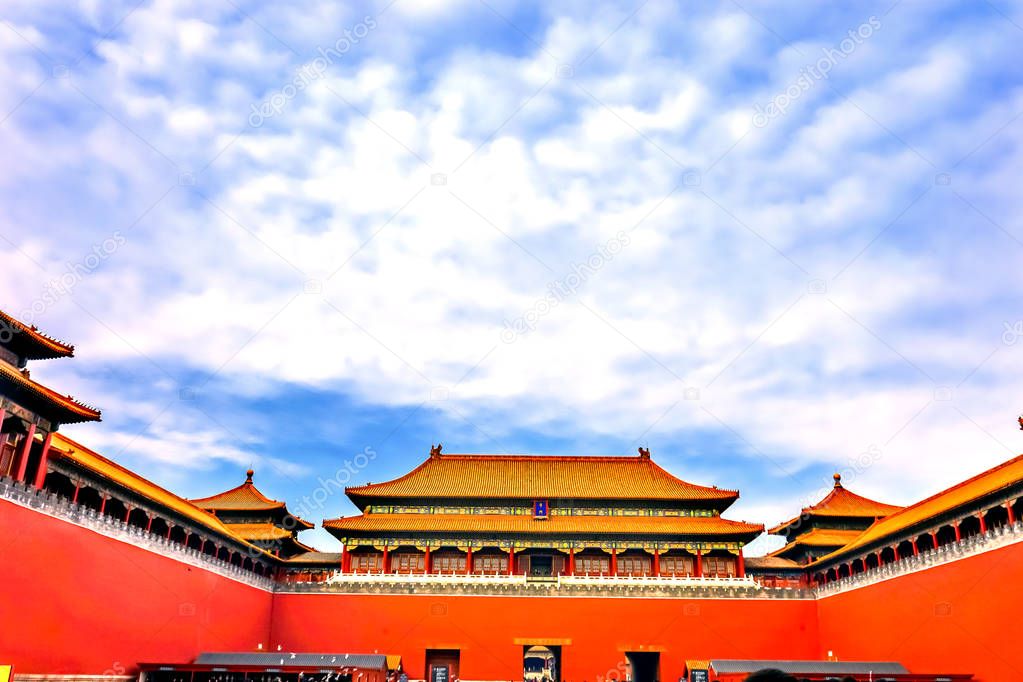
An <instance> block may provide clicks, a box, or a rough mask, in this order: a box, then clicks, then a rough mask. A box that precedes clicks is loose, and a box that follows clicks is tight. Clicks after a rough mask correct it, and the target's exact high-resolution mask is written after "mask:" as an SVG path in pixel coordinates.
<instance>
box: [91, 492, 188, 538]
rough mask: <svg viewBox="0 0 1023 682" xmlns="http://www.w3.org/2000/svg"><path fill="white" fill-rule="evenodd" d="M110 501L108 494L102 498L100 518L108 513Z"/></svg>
mask: <svg viewBox="0 0 1023 682" xmlns="http://www.w3.org/2000/svg"><path fill="white" fill-rule="evenodd" d="M109 499H110V495H107V494H104V495H103V496H102V497H101V498H100V503H99V515H100V516H103V514H105V513H106V511H107V500H109ZM185 539H186V540H187V539H188V538H187V537H186V538H185Z"/></svg>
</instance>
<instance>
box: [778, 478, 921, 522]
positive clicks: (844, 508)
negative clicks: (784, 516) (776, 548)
mask: <svg viewBox="0 0 1023 682" xmlns="http://www.w3.org/2000/svg"><path fill="white" fill-rule="evenodd" d="M834 479H835V485H834V487H833V488H832V489H831V491H830V492H829V493H828V494H827V495H826V496H825V497H824V499H822V500H821V501H820V502H818V503H817V504H815V505H812V506H810V507H803V509H802V511H801V513H800V514H799V516H796V517H795V518H792V519H789V520H788V521H786V522H785V523H781V524H778V525H777V526H775V527H774V528H771V529H770V530H769V531H767V532H768V533H770V534H772V535H785V536H789V535H791V534H793V533H795V532H797V531H799V530H800V527H801V526H804V524H805V522H806V520H807V519H809V518H811V517H823V518H831V519H837V518H843V519H879V518H882V517H885V516H888V515H889V514H893V513H895V512H897V511H899V510H900V509H902V507H898V506H895V505H893V504H885V503H884V502H878V501H877V500H872V499H870V498H868V497H863V496H862V495H857V494H856V493H854V492H850V491H849V490H847V489H846V488H845V486H843V485H842V476H841V474H835V476H834Z"/></svg>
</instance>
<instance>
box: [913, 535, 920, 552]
mask: <svg viewBox="0 0 1023 682" xmlns="http://www.w3.org/2000/svg"><path fill="white" fill-rule="evenodd" d="M919 554H920V547H918V546H917V544H916V538H913V556H919Z"/></svg>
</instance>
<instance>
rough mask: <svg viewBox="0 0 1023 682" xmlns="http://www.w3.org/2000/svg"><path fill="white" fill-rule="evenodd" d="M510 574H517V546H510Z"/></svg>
mask: <svg viewBox="0 0 1023 682" xmlns="http://www.w3.org/2000/svg"><path fill="white" fill-rule="evenodd" d="M508 575H515V548H514V547H509V548H508Z"/></svg>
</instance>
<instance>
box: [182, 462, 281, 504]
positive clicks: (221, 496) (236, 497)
mask: <svg viewBox="0 0 1023 682" xmlns="http://www.w3.org/2000/svg"><path fill="white" fill-rule="evenodd" d="M251 472H252V470H251V469H250V470H249V475H248V478H246V479H245V482H244V483H242V484H241V485H240V486H237V487H235V488H231V489H230V490H225V491H224V492H222V493H217V494H216V495H210V496H209V497H197V498H195V499H193V500H191V502H192V504H194V505H195V506H197V507H202V508H203V509H210V510H216V509H231V510H265V509H281V508H283V507H284V503H283V502H280V501H278V500H271V499H270V498H269V497H267V496H266V495H264V494H263V493H261V492H259V488H257V487H256V486H255V485H253V483H252V473H251Z"/></svg>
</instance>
